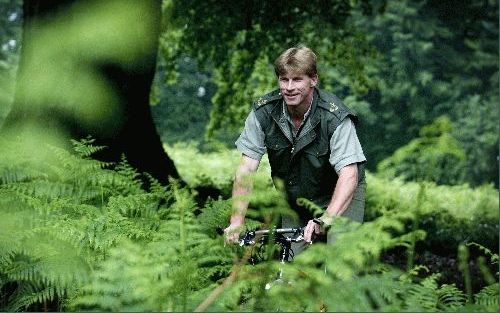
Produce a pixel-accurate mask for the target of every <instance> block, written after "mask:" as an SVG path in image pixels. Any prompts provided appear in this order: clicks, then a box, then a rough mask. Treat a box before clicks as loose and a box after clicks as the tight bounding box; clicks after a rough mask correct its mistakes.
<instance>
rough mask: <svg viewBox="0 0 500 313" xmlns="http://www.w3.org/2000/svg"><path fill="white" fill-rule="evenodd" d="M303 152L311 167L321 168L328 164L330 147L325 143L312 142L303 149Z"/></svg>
mask: <svg viewBox="0 0 500 313" xmlns="http://www.w3.org/2000/svg"><path fill="white" fill-rule="evenodd" d="M304 154H305V157H306V160H307V162H308V163H309V166H310V167H311V169H314V170H322V169H323V168H324V167H325V166H329V165H330V162H329V158H330V149H329V147H328V145H327V144H325V143H317V144H313V145H311V146H310V147H307V148H306V149H304Z"/></svg>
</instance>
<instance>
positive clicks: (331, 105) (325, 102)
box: [318, 90, 356, 120]
mask: <svg viewBox="0 0 500 313" xmlns="http://www.w3.org/2000/svg"><path fill="white" fill-rule="evenodd" d="M319 98H320V99H319V101H318V106H320V107H322V108H323V109H325V110H327V111H328V112H330V113H332V114H334V115H335V116H336V117H337V118H338V119H340V120H343V119H344V118H345V117H346V116H348V115H351V116H352V117H354V119H356V114H355V113H354V112H353V111H351V110H350V109H349V108H348V107H347V106H345V104H344V103H343V102H342V100H340V99H339V97H337V96H336V95H334V94H332V93H329V92H325V91H323V90H319Z"/></svg>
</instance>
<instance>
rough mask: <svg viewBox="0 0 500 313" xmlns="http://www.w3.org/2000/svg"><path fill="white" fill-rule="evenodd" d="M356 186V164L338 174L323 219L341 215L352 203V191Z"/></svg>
mask: <svg viewBox="0 0 500 313" xmlns="http://www.w3.org/2000/svg"><path fill="white" fill-rule="evenodd" d="M357 186H358V168H357V164H351V165H348V166H346V167H344V168H343V169H342V170H341V172H340V174H339V179H338V181H337V184H336V186H335V190H334V192H333V196H332V199H331V201H330V204H329V205H328V207H327V209H326V212H325V214H326V216H325V217H334V216H339V215H342V214H343V213H344V212H345V211H346V210H347V208H348V207H349V204H350V203H351V201H352V197H353V195H354V191H355V190H356V187H357Z"/></svg>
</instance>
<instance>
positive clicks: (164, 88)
mask: <svg viewBox="0 0 500 313" xmlns="http://www.w3.org/2000/svg"><path fill="white" fill-rule="evenodd" d="M175 63H176V65H177V67H178V71H179V77H178V78H177V82H176V84H174V85H172V84H168V83H169V82H168V77H167V74H168V73H167V72H166V68H167V67H168V65H167V64H166V63H165V60H164V59H163V57H162V55H160V56H159V57H158V65H157V70H156V77H155V81H154V84H153V90H152V96H153V97H154V98H155V100H154V101H152V104H153V105H152V107H151V112H152V114H153V119H154V121H155V124H156V127H157V129H158V133H159V135H160V137H161V139H162V142H164V143H167V144H175V143H176V142H179V141H190V140H192V141H197V142H198V143H201V142H203V139H204V138H203V137H204V136H203V134H204V133H205V129H206V125H207V124H208V119H209V115H210V109H211V103H210V98H211V97H212V96H213V94H214V93H215V90H214V89H215V86H214V84H213V82H212V81H211V73H210V72H209V71H202V70H200V69H198V66H197V63H196V61H195V60H193V59H191V58H189V57H187V56H182V57H179V59H177V60H175Z"/></svg>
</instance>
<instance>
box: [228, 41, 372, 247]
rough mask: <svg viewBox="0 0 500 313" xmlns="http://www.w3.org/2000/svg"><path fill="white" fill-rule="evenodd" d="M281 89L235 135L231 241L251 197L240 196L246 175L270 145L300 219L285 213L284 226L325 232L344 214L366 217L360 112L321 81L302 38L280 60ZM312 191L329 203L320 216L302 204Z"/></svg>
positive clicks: (274, 167) (274, 168) (319, 201)
mask: <svg viewBox="0 0 500 313" xmlns="http://www.w3.org/2000/svg"><path fill="white" fill-rule="evenodd" d="M274 69H275V72H276V76H277V77H278V83H279V90H275V91H273V92H271V93H268V94H266V95H265V96H263V97H261V98H259V99H258V100H257V101H256V102H255V103H254V104H253V108H252V111H251V112H250V114H249V116H248V117H247V120H246V122H245V128H244V130H243V132H242V133H241V135H240V137H239V138H238V140H237V141H236V146H237V148H238V150H239V151H240V152H241V153H242V158H241V163H240V165H239V167H238V169H237V170H236V175H235V181H234V185H233V199H234V202H233V210H234V211H233V214H232V216H231V220H230V225H229V226H228V227H227V228H226V229H225V231H224V232H225V235H226V241H227V242H237V240H238V237H239V233H240V232H241V229H242V227H243V225H244V221H245V213H246V210H247V207H248V201H246V200H243V199H242V198H241V196H244V195H247V194H248V193H249V192H250V189H251V186H248V185H247V184H245V182H244V177H245V176H246V175H248V174H250V173H253V172H255V171H256V170H257V168H258V166H259V163H260V160H261V158H262V156H263V155H264V153H265V152H267V153H268V156H269V163H270V165H271V172H272V173H271V174H272V176H273V179H276V178H278V179H281V180H282V181H283V182H284V185H285V190H286V194H287V198H288V202H289V203H290V206H291V208H292V209H293V210H295V212H297V214H298V216H299V218H300V221H293V220H291V219H290V218H289V217H286V216H284V217H283V218H282V224H283V225H282V226H283V227H296V226H300V227H302V226H305V229H304V237H305V240H306V242H310V241H311V239H312V235H313V233H315V234H319V233H321V232H322V229H321V225H322V224H327V225H329V224H331V221H332V219H333V218H334V217H336V216H339V215H343V216H347V217H349V218H351V219H353V220H355V221H358V222H362V221H363V215H364V189H365V183H364V163H365V162H366V158H365V156H364V154H363V150H362V148H361V145H360V143H359V140H358V137H357V135H356V130H355V127H354V123H353V122H355V121H356V116H355V115H354V114H353V113H352V112H351V111H350V110H349V109H348V108H347V107H345V106H344V104H343V103H342V102H341V101H340V100H339V99H338V98H337V97H336V96H335V95H333V94H330V93H326V92H324V91H322V90H319V89H317V88H316V85H317V84H318V73H317V69H316V55H315V54H314V52H313V51H312V50H311V49H309V48H307V47H305V46H298V47H293V48H290V49H288V50H286V51H284V52H283V53H282V54H281V55H280V56H279V57H278V58H277V59H276V61H275V63H274ZM298 198H306V199H308V200H310V201H312V202H314V203H315V204H316V205H318V206H320V207H323V208H325V211H324V214H323V215H322V216H321V217H320V218H319V219H314V218H313V216H312V214H311V213H310V212H309V211H308V210H307V209H306V208H303V207H301V206H299V205H298V204H297V199H298Z"/></svg>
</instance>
